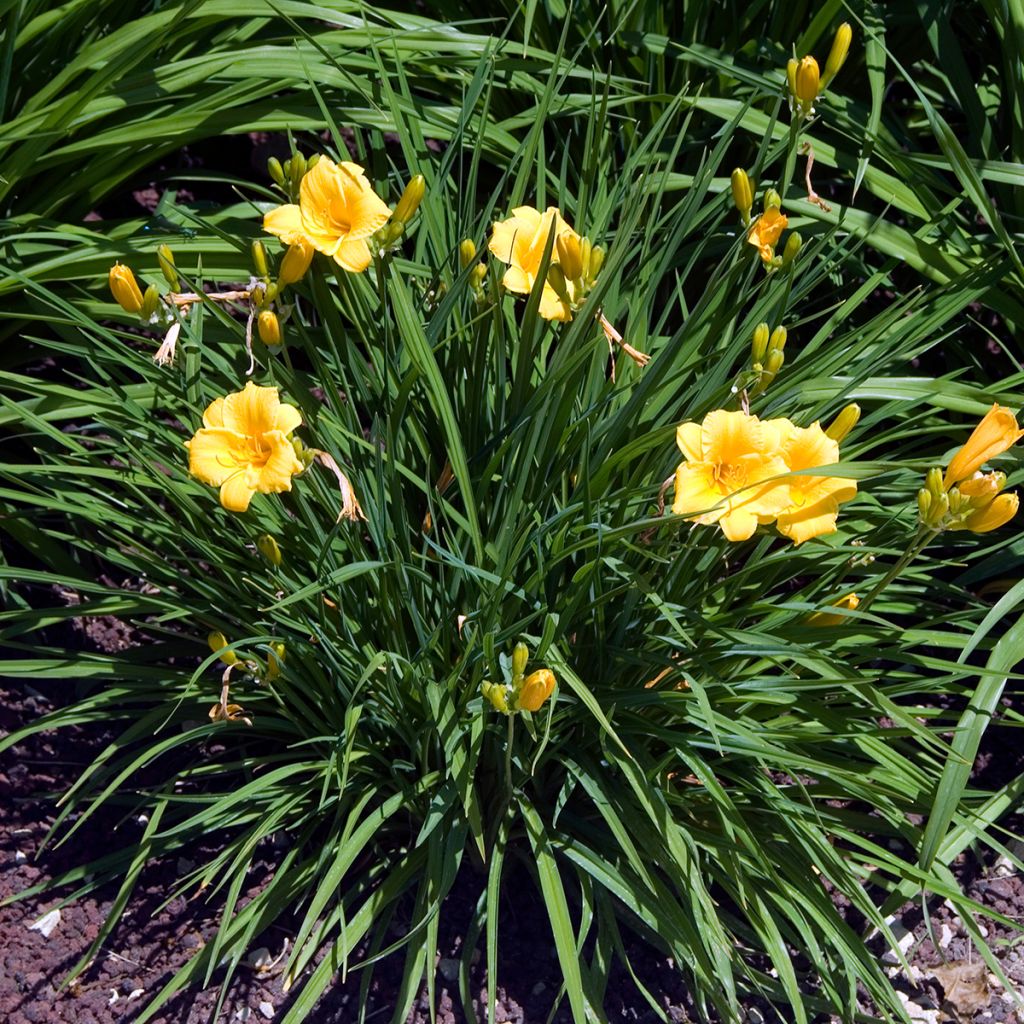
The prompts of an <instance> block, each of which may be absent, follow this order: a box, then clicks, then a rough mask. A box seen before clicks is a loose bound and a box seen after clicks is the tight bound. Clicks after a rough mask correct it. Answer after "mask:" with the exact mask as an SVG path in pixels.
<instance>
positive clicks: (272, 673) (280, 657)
mask: <svg viewBox="0 0 1024 1024" xmlns="http://www.w3.org/2000/svg"><path fill="white" fill-rule="evenodd" d="M285 653H286V648H285V645H284V644H283V643H281V641H280V640H273V641H271V643H270V653H269V654H268V655H267V675H266V680H267V682H268V683H272V682H273V681H274V680H275V679H277V677H278V676H280V674H281V671H282V669H283V668H284V658H285Z"/></svg>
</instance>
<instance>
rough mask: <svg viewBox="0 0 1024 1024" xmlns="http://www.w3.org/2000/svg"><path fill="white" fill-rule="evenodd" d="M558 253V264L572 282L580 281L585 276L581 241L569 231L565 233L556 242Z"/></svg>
mask: <svg viewBox="0 0 1024 1024" xmlns="http://www.w3.org/2000/svg"><path fill="white" fill-rule="evenodd" d="M555 249H556V250H557V251H558V264H559V266H560V267H561V268H562V270H563V271H564V272H565V276H566V278H568V280H570V281H578V280H579V279H580V278H581V277H582V276H583V253H582V251H581V249H580V240H579V238H578V237H577V236H576V235H574V234H570V233H569V232H568V231H563V232H562V234H560V235H559V236H558V238H557V239H556V240H555Z"/></svg>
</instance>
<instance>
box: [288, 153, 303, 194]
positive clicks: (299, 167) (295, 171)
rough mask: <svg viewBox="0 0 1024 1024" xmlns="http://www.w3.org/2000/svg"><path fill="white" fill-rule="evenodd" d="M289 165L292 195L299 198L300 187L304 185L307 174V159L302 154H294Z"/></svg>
mask: <svg viewBox="0 0 1024 1024" xmlns="http://www.w3.org/2000/svg"><path fill="white" fill-rule="evenodd" d="M288 163H289V166H288V177H289V178H290V179H291V181H290V184H291V191H292V195H296V196H297V195H298V194H299V185H301V184H302V179H303V177H305V174H306V158H305V157H304V156H303V155H302V154H301V153H293V154H292V158H291V160H290V161H289V162H288Z"/></svg>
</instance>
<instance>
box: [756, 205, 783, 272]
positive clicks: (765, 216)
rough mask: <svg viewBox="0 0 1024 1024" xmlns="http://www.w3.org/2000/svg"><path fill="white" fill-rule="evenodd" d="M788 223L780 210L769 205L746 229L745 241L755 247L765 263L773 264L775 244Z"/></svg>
mask: <svg viewBox="0 0 1024 1024" xmlns="http://www.w3.org/2000/svg"><path fill="white" fill-rule="evenodd" d="M788 223H789V218H788V217H787V216H786V215H785V214H784V213H783V212H782V210H780V209H779V208H778V207H777V206H769V207H768V208H767V209H766V210H765V211H764V213H762V214H761V215H760V216H758V217H757V218H756V219H755V220H754V222H753V223H752V224H751V225H750V227H749V228H748V229H747V243H748V244H749V245H752V246H754V248H755V249H757V251H758V253H759V254H760V256H761V259H762V261H763V262H764V263H765V264H767V265H769V266H771V265H773V264H774V261H775V246H776V245H778V242H779V238H780V236H781V235H782V232H783V231H785V230H786V225H787V224H788Z"/></svg>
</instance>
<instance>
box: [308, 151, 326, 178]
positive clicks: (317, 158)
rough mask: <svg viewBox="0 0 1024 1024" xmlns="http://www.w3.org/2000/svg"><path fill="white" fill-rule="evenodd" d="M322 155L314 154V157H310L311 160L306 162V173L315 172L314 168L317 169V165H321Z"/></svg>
mask: <svg viewBox="0 0 1024 1024" xmlns="http://www.w3.org/2000/svg"><path fill="white" fill-rule="evenodd" d="M321 155H322V154H320V153H314V154H313V155H312V156H311V157H310V158H309V159H308V160H307V161H306V172H307V173H309V172H310V171H311V170H313V168H314V167H316V165H317V164H318V163H320V157H321Z"/></svg>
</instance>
